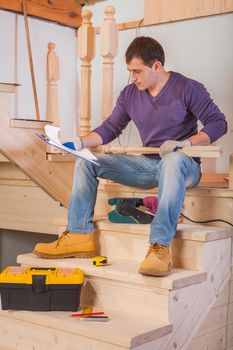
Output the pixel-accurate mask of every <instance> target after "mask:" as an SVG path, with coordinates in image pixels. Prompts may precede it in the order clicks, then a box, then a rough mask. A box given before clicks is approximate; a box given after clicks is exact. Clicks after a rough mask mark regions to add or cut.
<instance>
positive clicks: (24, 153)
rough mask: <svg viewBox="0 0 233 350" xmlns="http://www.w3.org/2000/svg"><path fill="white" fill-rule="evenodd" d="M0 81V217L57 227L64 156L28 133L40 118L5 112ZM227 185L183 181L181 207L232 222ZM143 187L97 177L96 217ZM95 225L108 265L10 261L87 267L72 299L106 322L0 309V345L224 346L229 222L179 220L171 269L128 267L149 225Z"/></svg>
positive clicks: (229, 311) (230, 314) (232, 198)
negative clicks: (154, 273) (151, 273)
mask: <svg viewBox="0 0 233 350" xmlns="http://www.w3.org/2000/svg"><path fill="white" fill-rule="evenodd" d="M0 88H1V93H0V105H1V109H0V120H1V128H0V151H1V152H2V153H3V154H4V156H5V157H3V156H1V158H0V190H1V191H0V199H1V203H0V219H1V224H0V227H1V228H5V229H18V230H22V231H23V230H28V231H33V232H40V233H52V234H55V235H57V234H60V233H61V232H62V231H63V230H64V226H63V225H65V220H66V209H65V207H63V206H61V205H60V203H62V204H63V205H64V206H67V205H68V201H69V194H70V190H71V183H72V171H73V160H72V159H70V158H69V157H65V158H63V156H61V155H57V156H54V155H49V156H47V157H46V145H44V144H43V143H42V142H41V141H40V140H39V139H37V138H36V136H35V135H34V133H35V131H39V132H42V131H43V126H44V124H45V123H47V122H36V121H31V122H28V121H25V120H14V121H11V116H12V114H11V110H10V107H9V106H10V99H11V96H12V93H13V92H14V91H15V87H12V86H8V85H5V84H0ZM19 145H20V147H19ZM9 160H10V161H11V162H9ZM70 160H71V161H70ZM1 165H3V166H2V167H1ZM9 177H10V179H9ZM232 192H233V191H232V190H228V189H222V190H219V189H206V188H205V189H200V188H199V189H193V190H189V191H188V192H187V196H186V200H185V208H186V210H188V211H189V213H190V214H191V215H194V216H195V218H196V219H201V220H202V219H208V218H210V219H211V218H215V217H216V214H217V213H218V214H219V215H218V217H219V218H223V219H226V220H228V221H231V222H232V203H233V193H232ZM152 193H155V191H153V192H152ZM152 193H151V192H149V191H141V190H137V189H130V188H127V187H123V186H120V185H118V184H112V183H108V182H104V181H103V182H102V183H101V184H100V187H99V193H98V197H97V207H96V219H98V218H100V217H102V216H106V213H107V211H108V210H109V209H110V208H109V206H108V205H107V200H108V199H109V198H112V197H115V196H142V197H143V196H145V195H149V194H152ZM200 207H201V208H202V210H201V211H200V210H199V208H200ZM220 207H221V209H219V208H220ZM12 211H14V215H11V214H12ZM96 231H97V232H96V233H97V234H96V243H97V248H98V253H99V254H103V255H107V256H108V259H109V261H110V265H109V266H106V267H100V268H96V267H94V266H93V265H92V263H91V261H90V260H89V259H85V260H83V259H59V260H47V259H39V258H38V257H36V256H34V255H33V254H31V253H29V254H24V255H20V256H18V259H17V262H18V263H19V264H22V265H36V266H66V267H67V266H69V267H73V266H78V267H80V268H81V269H82V270H83V272H84V274H85V277H86V279H85V285H84V286H83V289H82V295H81V305H86V304H92V305H94V306H95V309H96V310H104V311H105V312H106V313H107V314H108V315H109V317H110V320H109V322H106V323H91V324H90V323H88V322H81V321H79V320H78V319H72V318H71V317H70V316H69V313H67V312H26V311H1V312H0V350H1V349H4V350H7V349H8V350H10V349H11V350H13V349H19V350H21V349H23V350H24V349H28V350H31V349H34V350H45V349H55V348H56V349H73V348H74V344H76V346H77V348H82V349H84V350H85V349H95V350H102V349H103V350H105V349H106V350H119V349H132V348H135V349H138V350H152V349H153V350H173V349H174V350H175V349H182V350H185V349H188V350H193V349H199V350H204V349H207V346H208V347H209V349H211V350H215V349H216V350H218V349H221V350H222V349H227V350H232V349H233V339H232V335H231V334H232V333H233V279H232V274H231V268H232V230H231V229H228V228H226V227H213V226H208V227H207V226H200V225H190V224H186V223H185V224H179V225H178V230H177V233H176V236H175V238H174V240H173V243H172V247H171V252H172V259H173V270H172V272H171V274H170V275H169V276H167V277H164V278H154V277H146V276H141V275H139V274H138V272H137V270H138V264H139V262H140V260H141V259H142V258H143V257H144V255H145V252H146V250H147V245H148V243H147V241H148V236H149V226H147V225H132V224H131V225H127V224H112V223H109V222H108V221H107V220H106V219H105V218H102V219H98V220H96ZM205 319H206V321H205ZM213 319H214V320H215V321H213ZM213 324H214V325H213Z"/></svg>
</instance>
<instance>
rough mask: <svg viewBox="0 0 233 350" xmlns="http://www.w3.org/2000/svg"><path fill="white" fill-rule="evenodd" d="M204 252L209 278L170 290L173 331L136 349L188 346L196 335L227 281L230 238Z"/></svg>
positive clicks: (211, 245)
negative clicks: (200, 282)
mask: <svg viewBox="0 0 233 350" xmlns="http://www.w3.org/2000/svg"><path fill="white" fill-rule="evenodd" d="M203 255H204V269H205V270H207V271H208V280H207V281H205V282H203V283H202V284H196V285H194V286H189V287H187V288H181V289H177V290H175V291H171V293H170V296H171V305H170V306H171V322H172V323H173V332H172V334H170V335H167V336H166V337H164V338H163V339H162V338H161V339H157V340H154V341H152V342H150V344H149V343H148V344H146V346H145V347H143V346H139V347H137V348H136V349H137V350H157V349H158V350H167V349H174V348H176V349H177V350H181V349H182V350H187V349H188V345H189V342H190V341H191V339H192V336H193V334H196V331H197V329H198V328H199V327H200V325H201V324H202V322H203V320H204V319H205V318H206V316H207V315H208V312H209V311H210V309H211V307H212V306H213V305H214V302H215V300H216V299H215V296H216V294H218V293H221V291H222V290H223V288H224V287H225V284H226V283H227V281H228V280H229V276H230V272H231V270H230V259H231V240H230V239H224V240H220V241H213V242H210V245H209V246H208V247H207V246H206V247H205V249H204V251H203ZM188 330H189V331H188Z"/></svg>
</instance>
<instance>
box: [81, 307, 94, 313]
mask: <svg viewBox="0 0 233 350" xmlns="http://www.w3.org/2000/svg"><path fill="white" fill-rule="evenodd" d="M92 310H93V306H84V307H83V311H82V314H91V313H92Z"/></svg>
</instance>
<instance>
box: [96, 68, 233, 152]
mask: <svg viewBox="0 0 233 350" xmlns="http://www.w3.org/2000/svg"><path fill="white" fill-rule="evenodd" d="M130 120H132V121H133V122H134V123H135V125H136V126H137V128H138V130H139V133H140V136H141V140H142V143H143V146H147V147H159V146H161V144H162V143H163V142H164V141H166V140H178V141H182V140H185V139H187V138H188V137H190V136H192V135H195V134H196V133H197V132H198V129H197V122H198V120H200V122H201V123H202V125H203V128H202V129H201V131H203V132H205V133H206V134H207V135H208V136H209V138H210V140H211V143H212V142H214V141H216V140H217V139H218V138H219V137H221V136H222V135H224V134H225V133H226V131H227V122H226V120H225V116H224V114H223V113H221V112H220V110H219V108H218V107H217V106H216V105H215V104H214V102H213V100H212V99H211V98H210V95H209V93H208V92H207V90H206V89H205V87H204V86H203V85H202V84H201V83H199V82H197V81H195V80H192V79H189V78H186V77H185V76H183V75H181V74H179V73H175V72H172V74H171V75H170V78H169V79H168V81H167V83H166V85H165V86H164V87H163V89H162V90H161V91H160V92H159V94H158V95H157V96H155V97H153V96H151V95H150V93H149V92H148V91H147V90H143V91H140V90H138V88H137V87H136V86H135V85H134V84H130V85H128V86H126V87H125V88H124V90H123V91H122V92H121V93H120V95H119V97H118V100H117V103H116V106H115V108H114V110H113V112H112V114H111V115H110V116H109V117H108V118H107V119H106V120H105V121H104V122H103V123H102V125H100V126H99V127H97V128H96V129H95V130H93V131H95V132H96V133H98V134H99V135H100V137H101V138H102V140H103V143H104V144H106V143H108V142H110V141H112V140H114V139H115V138H116V137H118V135H119V134H121V132H122V130H123V129H124V128H125V127H126V126H127V124H128V123H129V121H130ZM156 158H157V157H156Z"/></svg>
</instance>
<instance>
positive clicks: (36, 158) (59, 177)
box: [0, 93, 74, 206]
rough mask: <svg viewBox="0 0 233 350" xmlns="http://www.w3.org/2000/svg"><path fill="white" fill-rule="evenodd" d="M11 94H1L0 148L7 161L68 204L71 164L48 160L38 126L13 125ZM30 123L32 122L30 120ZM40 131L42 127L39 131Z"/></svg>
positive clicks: (64, 203) (55, 197)
mask: <svg viewBox="0 0 233 350" xmlns="http://www.w3.org/2000/svg"><path fill="white" fill-rule="evenodd" d="M11 96H13V95H12V94H10V93H0V104H1V110H0V119H1V128H0V150H1V152H2V154H3V155H5V156H6V157H7V158H8V159H9V160H10V161H12V162H13V163H15V164H17V165H18V166H19V168H20V169H22V170H23V171H24V173H25V174H26V175H27V176H28V177H30V179H32V180H33V181H34V182H35V183H36V184H38V185H39V186H40V187H42V188H43V189H44V190H45V191H46V192H47V193H48V194H50V196H51V197H53V198H54V199H56V200H58V201H59V202H61V203H62V204H63V205H65V206H68V204H69V196H70V192H71V187H72V174H73V167H74V164H73V163H71V162H66V163H63V164H62V166H61V165H59V164H58V163H51V162H48V161H47V160H46V144H45V143H44V142H43V141H41V140H40V139H39V138H38V137H36V135H35V132H36V131H37V132H38V129H36V128H35V129H33V128H32V129H27V128H12V127H10V119H9V115H12V112H11V108H12V103H11V99H10V97H11ZM30 123H31V122H30ZM40 132H43V129H42V130H40Z"/></svg>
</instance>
